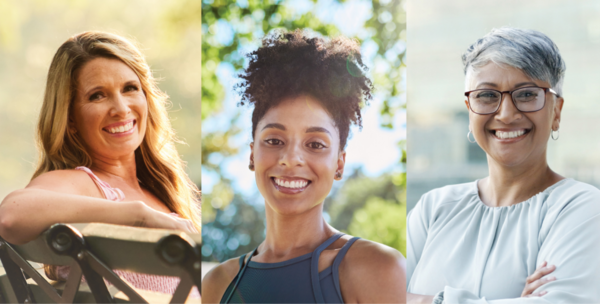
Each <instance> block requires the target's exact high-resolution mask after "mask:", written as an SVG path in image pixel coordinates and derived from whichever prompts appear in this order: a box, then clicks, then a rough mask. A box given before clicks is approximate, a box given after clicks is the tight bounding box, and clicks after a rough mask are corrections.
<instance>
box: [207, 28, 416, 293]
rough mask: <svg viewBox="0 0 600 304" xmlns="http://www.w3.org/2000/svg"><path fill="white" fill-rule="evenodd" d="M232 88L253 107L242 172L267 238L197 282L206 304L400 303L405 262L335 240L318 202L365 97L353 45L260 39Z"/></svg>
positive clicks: (374, 246)
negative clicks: (258, 201) (258, 200)
mask: <svg viewBox="0 0 600 304" xmlns="http://www.w3.org/2000/svg"><path fill="white" fill-rule="evenodd" d="M248 57H249V58H250V63H249V66H248V67H247V68H246V70H245V71H244V73H243V74H242V75H241V77H242V79H243V83H242V84H241V85H239V86H238V89H239V90H240V91H241V93H242V95H243V103H244V102H248V103H250V104H252V105H254V111H253V114H252V137H253V140H254V141H253V142H252V143H251V144H250V147H251V150H252V152H251V154H250V156H249V169H250V170H252V171H254V172H255V176H256V184H257V186H258V189H259V191H260V193H261V195H262V196H263V198H264V199H265V212H266V220H267V229H266V238H265V240H264V241H263V242H262V243H261V244H260V245H259V246H258V247H257V248H256V249H255V250H254V251H253V252H251V253H249V254H247V255H243V256H241V257H239V258H236V259H231V260H228V261H226V262H224V263H222V264H220V265H219V266H217V267H215V268H214V269H213V270H211V272H209V273H208V274H207V275H206V277H205V279H204V281H203V283H202V290H203V301H204V302H205V303H217V302H221V303H242V302H244V303H398V302H404V300H405V293H406V279H405V266H404V263H405V261H404V257H402V255H401V254H400V253H399V252H398V251H396V250H394V249H392V248H389V247H387V246H384V245H381V244H378V243H375V242H371V241H368V240H363V239H359V238H357V237H352V236H349V235H345V234H343V233H340V232H339V231H338V230H336V229H335V228H334V227H331V226H330V225H329V224H327V222H326V221H325V220H324V218H323V202H324V200H325V198H326V197H327V195H328V194H329V192H330V191H331V188H332V185H333V182H334V181H335V180H340V179H341V178H342V175H343V172H344V164H345V159H346V152H345V147H346V141H347V139H348V134H349V130H350V125H351V124H356V125H358V126H361V113H360V110H361V107H360V105H361V102H363V101H367V100H368V99H370V98H371V91H372V84H371V81H370V80H369V79H368V78H367V77H366V76H365V75H364V74H363V73H362V70H363V69H366V67H365V65H364V64H363V63H362V59H361V55H360V50H359V45H358V44H357V43H356V42H355V41H353V40H350V39H347V38H343V37H339V38H335V39H331V40H325V39H322V38H309V37H307V35H306V34H305V33H304V32H303V31H299V30H297V31H295V32H290V33H283V34H279V33H276V34H273V35H270V36H267V37H266V38H265V39H264V40H263V42H262V47H260V48H259V49H258V50H256V51H254V52H252V53H251V54H249V55H248Z"/></svg>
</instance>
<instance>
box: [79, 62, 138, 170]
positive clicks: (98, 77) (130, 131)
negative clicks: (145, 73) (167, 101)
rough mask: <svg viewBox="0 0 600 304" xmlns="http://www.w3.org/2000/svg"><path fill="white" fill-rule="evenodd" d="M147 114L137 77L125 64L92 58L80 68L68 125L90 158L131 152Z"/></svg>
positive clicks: (134, 147)
mask: <svg viewBox="0 0 600 304" xmlns="http://www.w3.org/2000/svg"><path fill="white" fill-rule="evenodd" d="M147 116H148V104H147V103H146V96H145V95H144V92H143V91H142V86H141V83H140V80H139V78H138V77H137V75H136V74H135V72H134V71H133V70H131V69H130V68H129V67H128V66H127V65H126V64H124V63H123V62H121V61H120V60H117V59H108V58H95V59H93V60H91V61H89V62H88V63H86V64H85V65H84V66H83V67H82V68H81V69H80V70H79V72H78V74H77V92H76V94H75V99H74V101H73V107H72V113H71V115H70V117H69V129H70V130H71V132H77V134H78V135H79V137H80V138H81V139H82V140H83V143H84V145H85V146H86V149H87V151H88V153H90V155H91V156H92V158H98V157H103V158H109V159H117V158H120V157H124V156H131V155H132V154H133V152H134V151H135V149H137V148H138V147H139V146H140V144H141V143H142V140H143V138H144V134H145V130H146V118H147Z"/></svg>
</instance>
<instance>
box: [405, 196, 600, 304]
mask: <svg viewBox="0 0 600 304" xmlns="http://www.w3.org/2000/svg"><path fill="white" fill-rule="evenodd" d="M590 188H591V186H590ZM571 190H573V191H566V192H564V193H563V194H561V196H562V197H561V196H559V197H558V200H559V201H560V200H562V201H563V202H565V201H566V203H561V204H560V206H559V207H558V208H553V207H551V208H550V209H549V210H548V213H547V214H546V216H545V218H544V221H543V223H541V230H540V235H539V243H540V250H539V253H538V257H537V265H540V264H542V263H543V262H544V261H547V262H548V265H555V266H556V270H555V271H554V272H553V273H552V274H551V275H552V276H555V277H556V281H552V282H548V283H546V284H544V285H542V286H541V287H539V288H538V289H537V290H535V292H541V291H547V292H548V293H547V294H545V295H544V296H542V297H531V298H516V299H500V300H486V299H485V298H479V297H477V296H476V295H474V294H473V293H471V292H468V291H465V290H461V289H456V288H452V287H449V286H446V287H445V289H444V303H465V304H486V303H489V304H509V303H530V304H533V303H600V194H599V193H600V192H599V191H598V190H597V189H595V188H594V189H593V190H588V191H578V190H577V189H571ZM573 192H577V193H573ZM409 252H410V251H409ZM409 269H410V268H409ZM529 275H531V274H529Z"/></svg>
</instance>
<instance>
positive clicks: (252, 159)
mask: <svg viewBox="0 0 600 304" xmlns="http://www.w3.org/2000/svg"><path fill="white" fill-rule="evenodd" d="M248 169H250V171H254V142H251V143H250V163H249V164H248Z"/></svg>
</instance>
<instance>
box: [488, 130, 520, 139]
mask: <svg viewBox="0 0 600 304" xmlns="http://www.w3.org/2000/svg"><path fill="white" fill-rule="evenodd" d="M525 133H527V130H525V129H521V130H516V131H500V130H497V131H495V132H494V135H496V137H498V138H500V139H510V138H516V137H519V136H521V135H523V134H525Z"/></svg>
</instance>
